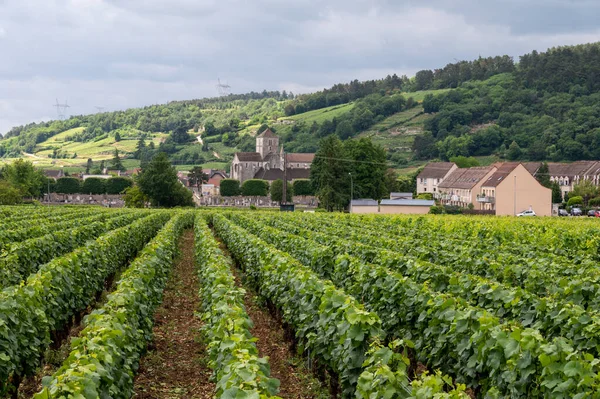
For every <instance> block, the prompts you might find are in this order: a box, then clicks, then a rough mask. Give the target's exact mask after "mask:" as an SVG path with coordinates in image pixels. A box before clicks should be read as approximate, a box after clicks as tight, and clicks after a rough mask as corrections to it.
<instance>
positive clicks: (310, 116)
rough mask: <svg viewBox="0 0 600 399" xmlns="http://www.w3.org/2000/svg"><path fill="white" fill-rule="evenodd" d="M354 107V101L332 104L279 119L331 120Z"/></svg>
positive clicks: (306, 121) (299, 120) (321, 121)
mask: <svg viewBox="0 0 600 399" xmlns="http://www.w3.org/2000/svg"><path fill="white" fill-rule="evenodd" d="M352 108H354V103H348V104H341V105H334V106H331V107H327V108H321V109H316V110H313V111H308V112H304V113H303V114H298V115H293V116H289V117H286V118H281V120H286V119H288V120H292V121H295V122H301V121H302V122H305V123H311V124H312V123H313V122H317V123H323V121H326V120H332V119H333V118H336V117H338V116H340V115H342V114H345V113H346V112H348V111H350V110H351V109H352Z"/></svg>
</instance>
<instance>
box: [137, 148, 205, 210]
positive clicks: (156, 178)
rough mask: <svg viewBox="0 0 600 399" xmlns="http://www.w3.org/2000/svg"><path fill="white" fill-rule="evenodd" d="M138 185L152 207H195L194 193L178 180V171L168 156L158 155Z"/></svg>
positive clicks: (147, 167) (145, 170)
mask: <svg viewBox="0 0 600 399" xmlns="http://www.w3.org/2000/svg"><path fill="white" fill-rule="evenodd" d="M137 184H138V185H139V187H140V190H141V191H142V193H143V194H144V195H146V196H147V197H148V199H149V200H150V203H151V204H152V206H162V207H167V208H170V207H174V206H193V205H194V201H193V198H192V192H191V191H190V190H188V189H186V188H185V187H184V186H183V185H182V184H181V183H180V182H179V179H178V178H177V170H175V168H174V167H173V166H172V165H171V164H170V162H169V158H168V157H167V154H165V153H164V152H160V153H158V154H157V155H156V156H155V157H154V158H152V160H151V161H150V162H149V163H148V166H146V168H145V169H144V170H143V171H142V173H141V174H140V175H139V176H138V179H137Z"/></svg>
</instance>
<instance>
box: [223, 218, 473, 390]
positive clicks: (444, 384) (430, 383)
mask: <svg viewBox="0 0 600 399" xmlns="http://www.w3.org/2000/svg"><path fill="white" fill-rule="evenodd" d="M228 216H229V217H230V218H232V219H233V220H235V221H236V222H242V223H243V221H242V220H243V219H239V218H238V217H237V216H239V215H228ZM257 233H260V231H258V232H257ZM262 233H265V234H264V236H265V237H270V231H263V232H262ZM287 244H288V245H292V246H294V245H297V246H295V248H300V251H297V253H301V254H302V253H304V254H305V255H307V256H306V257H305V258H304V261H305V262H312V267H313V268H320V264H321V263H322V262H320V261H321V260H324V258H323V257H322V256H319V255H318V254H317V253H313V252H309V251H305V252H302V250H301V248H302V245H301V244H302V243H301V242H296V241H295V240H294V239H291V240H290V241H288V242H287ZM298 244H300V245H298ZM322 254H324V256H325V257H327V253H326V252H322ZM331 261H332V262H333V257H331ZM321 272H322V273H323V274H325V273H326V272H325V270H321ZM402 343H403V344H404V341H402ZM406 344H407V345H409V346H411V347H412V343H410V341H408V342H407V343H406ZM397 345H398V344H397V343H396V342H394V345H392V344H390V345H389V347H384V346H382V345H381V344H380V343H379V340H378V339H375V342H374V343H373V344H372V346H371V348H370V350H369V352H368V353H367V357H366V359H365V362H364V363H363V368H364V369H363V372H362V373H361V375H360V378H359V380H358V384H357V388H356V394H355V395H356V396H355V397H356V398H364V399H368V398H433V397H435V398H438V399H443V398H452V399H457V398H463V399H464V398H468V396H467V395H466V394H465V393H464V389H465V386H464V385H460V384H459V386H457V387H456V388H454V387H453V386H452V380H451V378H450V377H448V376H442V374H441V373H440V372H439V371H438V372H436V373H435V374H434V375H426V374H424V375H421V376H420V377H419V378H417V379H415V380H413V381H412V382H410V379H409V375H408V365H409V364H410V359H408V357H407V356H406V353H397V351H395V350H394V349H396V347H397ZM434 394H435V396H434Z"/></svg>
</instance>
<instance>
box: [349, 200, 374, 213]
mask: <svg viewBox="0 0 600 399" xmlns="http://www.w3.org/2000/svg"><path fill="white" fill-rule="evenodd" d="M350 213H379V204H378V203H377V201H376V200H372V199H355V200H352V202H351V203H350Z"/></svg>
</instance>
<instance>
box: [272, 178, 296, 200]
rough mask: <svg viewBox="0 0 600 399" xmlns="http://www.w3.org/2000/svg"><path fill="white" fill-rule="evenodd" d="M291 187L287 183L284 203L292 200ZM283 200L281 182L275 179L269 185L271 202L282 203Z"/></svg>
mask: <svg viewBox="0 0 600 399" xmlns="http://www.w3.org/2000/svg"><path fill="white" fill-rule="evenodd" d="M293 191H294V189H293V187H292V185H291V184H290V183H289V182H288V183H287V191H286V193H285V198H286V202H289V201H291V200H292V195H293ZM282 200H283V180H282V179H277V180H275V181H274V182H273V183H271V201H276V202H282Z"/></svg>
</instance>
